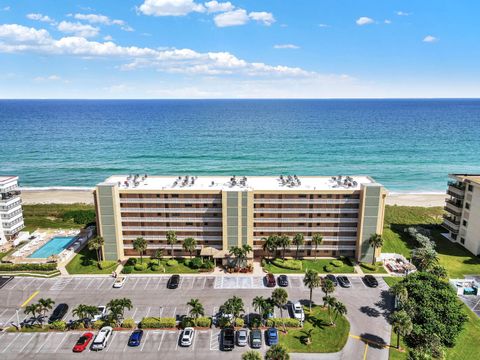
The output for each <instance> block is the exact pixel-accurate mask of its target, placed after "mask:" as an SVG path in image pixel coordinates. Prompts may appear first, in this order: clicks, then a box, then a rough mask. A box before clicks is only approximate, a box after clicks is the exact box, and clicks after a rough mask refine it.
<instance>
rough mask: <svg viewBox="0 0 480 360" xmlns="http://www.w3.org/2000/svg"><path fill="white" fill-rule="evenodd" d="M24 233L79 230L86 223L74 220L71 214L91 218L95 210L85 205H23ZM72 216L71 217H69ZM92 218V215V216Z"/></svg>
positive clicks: (91, 206) (77, 219)
mask: <svg viewBox="0 0 480 360" xmlns="http://www.w3.org/2000/svg"><path fill="white" fill-rule="evenodd" d="M22 207H23V217H24V222H25V229H24V230H25V231H29V232H32V231H35V230H36V229H38V228H41V229H47V228H51V229H71V228H73V229H81V228H83V227H85V225H87V224H86V222H85V221H82V218H74V217H73V213H75V212H76V213H77V214H78V213H84V214H88V215H90V220H91V217H92V212H93V214H94V212H95V208H94V206H93V205H86V204H35V205H23V206H22ZM71 215H72V216H71ZM93 218H94V215H93Z"/></svg>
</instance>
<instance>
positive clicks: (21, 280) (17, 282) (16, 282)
mask: <svg viewBox="0 0 480 360" xmlns="http://www.w3.org/2000/svg"><path fill="white" fill-rule="evenodd" d="M16 280H17V281H15V284H14V285H13V286H12V287H11V288H10V289H9V290H13V289H15V286H17V285H18V284H20V283H22V282H23V281H24V278H20V279H16Z"/></svg>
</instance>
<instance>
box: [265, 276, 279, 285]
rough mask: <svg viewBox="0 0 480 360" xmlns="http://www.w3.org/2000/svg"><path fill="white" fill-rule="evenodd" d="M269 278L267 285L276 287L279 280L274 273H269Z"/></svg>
mask: <svg viewBox="0 0 480 360" xmlns="http://www.w3.org/2000/svg"><path fill="white" fill-rule="evenodd" d="M266 280H267V287H274V286H275V285H277V282H276V281H275V276H274V275H273V274H272V273H268V274H267V276H266Z"/></svg>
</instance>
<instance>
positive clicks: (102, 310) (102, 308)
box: [92, 305, 107, 322]
mask: <svg viewBox="0 0 480 360" xmlns="http://www.w3.org/2000/svg"><path fill="white" fill-rule="evenodd" d="M97 310H98V312H97V313H96V314H95V316H94V317H93V319H92V322H95V321H98V320H102V319H103V318H104V317H105V316H107V307H106V306H103V305H101V306H98V307H97Z"/></svg>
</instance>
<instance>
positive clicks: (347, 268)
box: [264, 259, 354, 274]
mask: <svg viewBox="0 0 480 360" xmlns="http://www.w3.org/2000/svg"><path fill="white" fill-rule="evenodd" d="M332 260H334V259H317V260H299V261H301V262H302V269H301V270H291V269H284V268H282V267H279V266H275V265H274V264H272V263H270V262H268V261H267V264H266V265H265V267H264V269H265V271H268V272H271V273H273V274H303V273H305V271H306V270H310V269H312V270H316V271H318V272H319V273H323V274H327V272H326V271H325V269H324V267H325V266H327V265H330V262H331V261H332ZM331 267H332V269H333V271H332V273H335V274H347V273H353V272H354V269H353V266H352V265H350V263H349V262H348V261H347V260H345V261H343V265H342V266H340V267H335V266H332V265H331Z"/></svg>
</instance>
